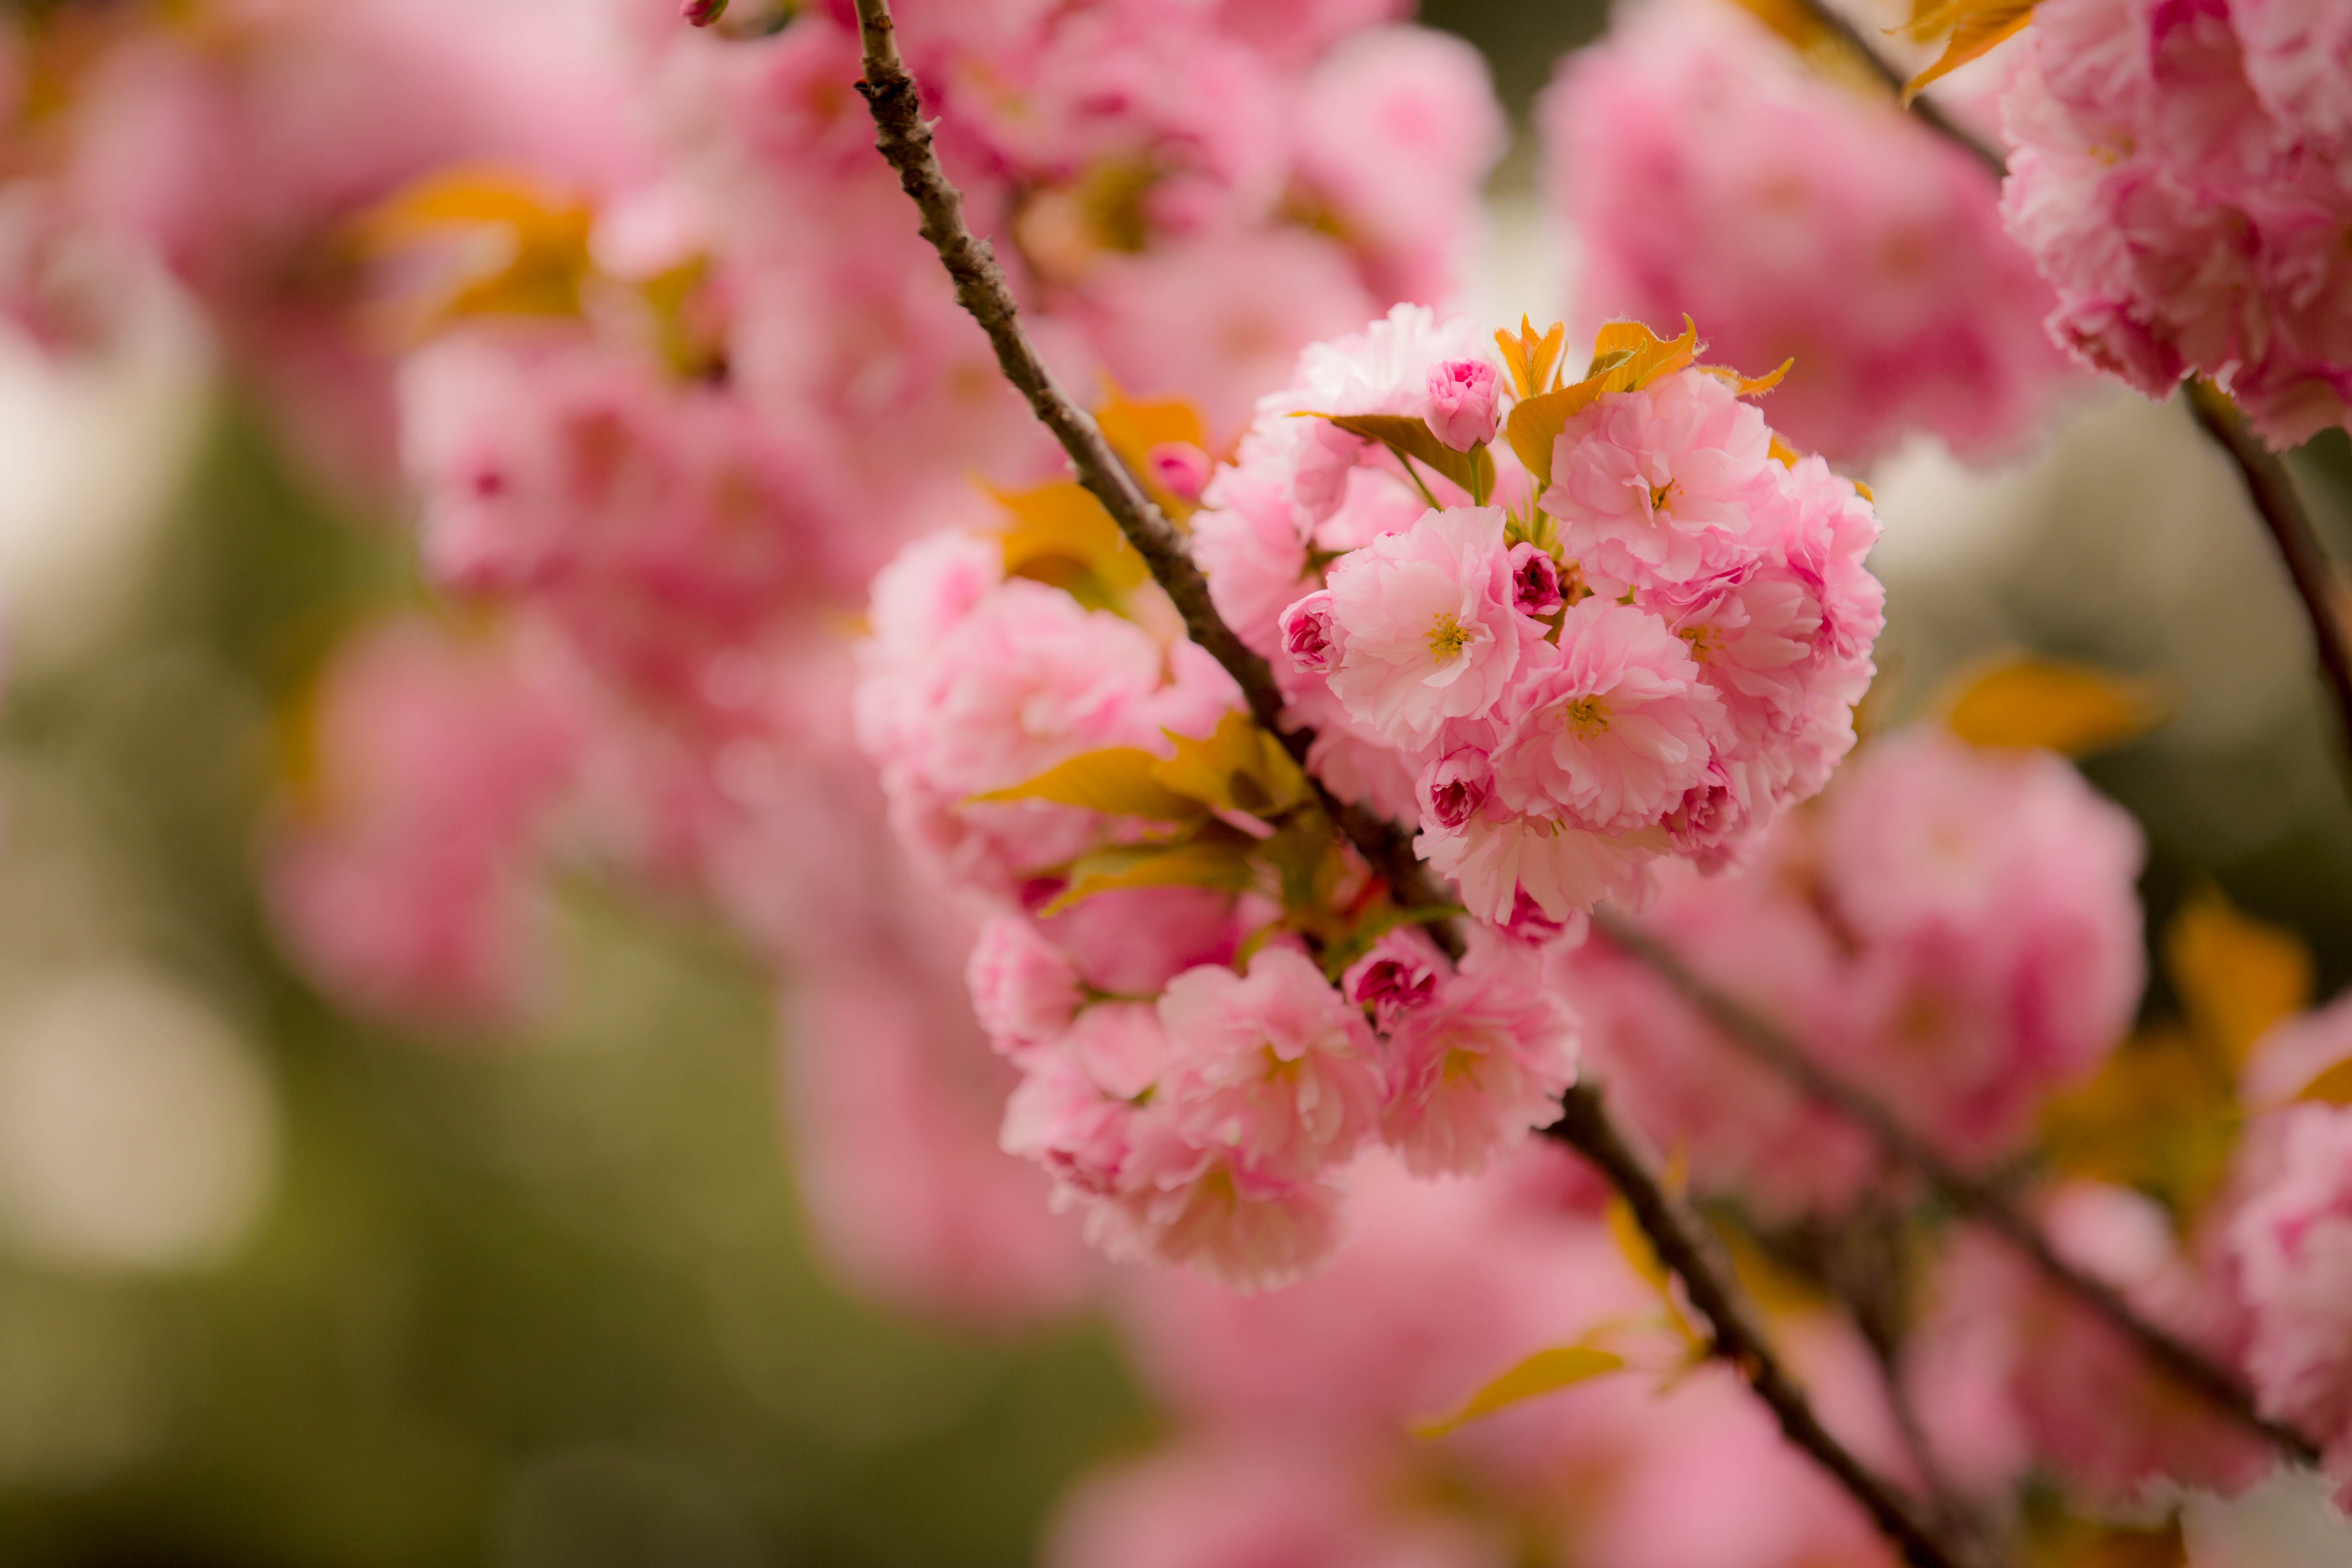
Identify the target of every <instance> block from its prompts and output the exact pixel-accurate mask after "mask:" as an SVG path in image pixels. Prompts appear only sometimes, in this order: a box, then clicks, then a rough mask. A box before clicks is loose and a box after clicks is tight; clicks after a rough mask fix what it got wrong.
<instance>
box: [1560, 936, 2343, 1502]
mask: <svg viewBox="0 0 2352 1568" xmlns="http://www.w3.org/2000/svg"><path fill="white" fill-rule="evenodd" d="M1592 925H1593V929H1594V930H1595V931H1598V932H1600V933H1601V935H1602V936H1603V937H1605V938H1606V939H1607V940H1608V941H1609V942H1611V943H1612V945H1613V946H1615V947H1616V948H1618V949H1619V950H1620V951H1621V952H1624V953H1625V954H1626V956H1628V957H1630V958H1632V959H1633V960H1635V961H1636V962H1637V963H1641V964H1642V965H1643V967H1644V968H1647V969H1648V970H1650V971H1651V972H1652V973H1654V974H1656V975H1657V976H1658V977H1659V978H1660V979H1661V980H1663V981H1664V982H1665V983H1666V984H1667V985H1668V986H1669V987H1670V988H1671V989H1672V990H1673V991H1674V992H1675V994H1676V995H1678V996H1680V997H1681V998H1682V999H1683V1000H1684V1001H1685V1002H1687V1003H1688V1004H1690V1005H1691V1006H1692V1007H1693V1008H1695V1009H1696V1010H1697V1011H1698V1012H1699V1013H1700V1014H1702V1015H1703V1016H1706V1019H1707V1020H1708V1021H1709V1022H1711V1023H1713V1024H1714V1025H1715V1026H1717V1028H1719V1029H1721V1030H1722V1031H1723V1032H1724V1033H1725V1034H1726V1035H1727V1036H1729V1037H1731V1039H1732V1041H1733V1042H1734V1043H1735V1044H1737V1045H1738V1046H1739V1047H1741V1048H1742V1049H1744V1050H1745V1051H1747V1052H1748V1055H1750V1056H1752V1057H1754V1058H1756V1059H1758V1060H1759V1061H1760V1062H1762V1063H1764V1065H1766V1066H1767V1067H1769V1068H1771V1069H1772V1070H1773V1071H1774V1072H1777V1073H1779V1074H1780V1076H1781V1077H1783V1078H1785V1079H1788V1080H1789V1081H1790V1082H1791V1083H1793V1084H1795V1085H1796V1086H1797V1087H1798V1088H1799V1089H1801V1090H1802V1091H1803V1092H1804V1093H1805V1094H1807V1095H1809V1096H1811V1098H1812V1099H1813V1100H1818V1101H1819V1102H1821V1103H1822V1104H1823V1105H1825V1106H1827V1107H1829V1108H1830V1109H1831V1110H1834V1111H1836V1112H1837V1113H1838V1114H1839V1115H1841V1116H1843V1117H1844V1118H1845V1119H1846V1120H1847V1121H1852V1122H1853V1123H1854V1124H1855V1125H1856V1126H1858V1127H1860V1128H1862V1129H1863V1130H1864V1131H1866V1132H1868V1133H1869V1134H1870V1135H1871V1136H1872V1137H1873V1138H1874V1139H1875V1140H1876V1141H1877V1142H1878V1144H1879V1146H1880V1147H1881V1148H1882V1149H1884V1150H1885V1152H1887V1153H1888V1154H1889V1155H1890V1156H1892V1157H1893V1158H1894V1159H1895V1161H1896V1162H1897V1163H1901V1164H1905V1165H1908V1166H1909V1167H1910V1168H1911V1169H1912V1170H1914V1171H1916V1172H1917V1173H1919V1174H1920V1175H1921V1176H1923V1177H1925V1178H1926V1179H1927V1182H1928V1183H1929V1184H1931V1185H1932V1186H1934V1187H1935V1188H1936V1189H1937V1191H1938V1192H1940V1193H1942V1194H1944V1196H1945V1197H1946V1198H1948V1199H1949V1200H1950V1201H1951V1203H1952V1204H1953V1205H1954V1206H1956V1207H1958V1209H1959V1210H1960V1211H1961V1212H1962V1213H1964V1214H1966V1215H1969V1217H1970V1218H1971V1219H1974V1220H1976V1221H1977V1222H1978V1223H1979V1224H1980V1225H1982V1226H1985V1227H1986V1228H1987V1229H1989V1230H1990V1231H1992V1232H1993V1233H1994V1234H1996V1235H1998V1236H2000V1237H2001V1238H2002V1239H2004V1240H2006V1241H2007V1242H2009V1243H2010V1245H2011V1246H2012V1247H2016V1248H2017V1249H2018V1250H2019V1251H2021V1252H2022V1253H2024V1254H2025V1256H2026V1257H2027V1258H2029V1259H2031V1260H2032V1263H2033V1266H2034V1267H2035V1268H2038V1269H2040V1270H2041V1271H2042V1274H2043V1276H2045V1277H2046V1278H2047V1279H2049V1280H2050V1281H2051V1283H2053V1285H2056V1286H2057V1287H2059V1288H2060V1289H2063V1290H2064V1291H2066V1292H2067V1293H2068V1294H2069V1295H2071V1296H2073V1297H2074V1298H2075V1299H2076V1300H2079V1301H2081V1302H2082V1303H2083V1304H2084V1305H2085V1306H2087V1307H2089V1308H2090V1309H2091V1310H2094V1311H2095V1312H2097V1313H2098V1314H2099V1315H2100V1316H2101V1317H2103V1318H2105V1319H2106V1320H2107V1321H2109V1322H2110V1323H2112V1324H2114V1325H2115V1326H2116V1328H2117V1329H2119V1330H2121V1331H2123V1332H2124V1333H2125V1334H2126V1335H2127V1336H2128V1337H2129V1338H2131V1339H2132V1340H2133V1341H2134V1342H2137V1344H2138V1346H2139V1348H2140V1350H2141V1352H2143V1353H2144V1354H2146V1355H2147V1358H2148V1359H2149V1360H2150V1361H2152V1362H2154V1363H2156V1364H2157V1365H2158V1366H2159V1367H2161V1368H2163V1369H2164V1371H2165V1372H2166V1373H2168V1374H2170V1376H2171V1377H2172V1378H2173V1379H2174V1380H2175V1381H2176V1382H2178V1383H2179V1384H2182V1385H2183V1386H2185V1387H2187V1388H2189V1389H2192V1390H2194V1391H2196V1392H2197V1393H2198V1394H2201V1395H2203V1396H2204V1397H2205V1398H2206V1399H2208V1400H2209V1401H2210V1402H2211V1403H2212V1404H2213V1405H2216V1406H2217V1407H2219V1408H2220V1409H2221V1410H2223V1411H2226V1412H2227V1413H2228V1414H2229V1415H2232V1416H2234V1417H2236V1418H2237V1419H2238V1420H2239V1421H2241V1422H2242V1423H2244V1424H2245V1425H2246V1426H2250V1427H2252V1428H2253V1429H2254V1430H2255V1431H2257V1432H2260V1433H2261V1434H2262V1435H2263V1436H2264V1437H2267V1438H2269V1439H2270V1441H2271V1442H2273V1444H2275V1445H2277V1446H2278V1447H2279V1448H2281V1449H2282V1450H2284V1452H2285V1453H2287V1454H2289V1455H2291V1456H2293V1457H2294V1458H2296V1459H2299V1460H2302V1461H2303V1462H2305V1463H2306V1464H2316V1463H2317V1462H2318V1458H2319V1450H2318V1449H2317V1447H2315V1446H2314V1445H2313V1444H2312V1442H2311V1441H2310V1439H2309V1438H2307V1437H2305V1436H2304V1435H2303V1434H2302V1433H2300V1432H2298V1431H2296V1430H2294V1428H2293V1427H2291V1426H2284V1425H2283V1424H2282V1423H2279V1422H2275V1421H2272V1420H2269V1419H2267V1418H2265V1417H2264V1416H2263V1414H2262V1413H2261V1412H2260V1411H2259V1410H2257V1409H2256V1408H2255V1406H2254V1398H2253V1395H2252V1394H2251V1393H2250V1392H2248V1390H2247V1388H2246V1386H2245V1384H2243V1383H2242V1382H2240V1381H2239V1380H2238V1377H2237V1376H2236V1374H2235V1373H2231V1371H2230V1370H2229V1369H2228V1368H2227V1367H2225V1366H2223V1365H2221V1363H2219V1362H2216V1361H2214V1360H2213V1359H2212V1358H2211V1357H2210V1356H2208V1355H2206V1354H2205V1353H2204V1352H2201V1351H2200V1350H2198V1349H2196V1348H2195V1347H2194V1346H2192V1345H2189V1344H2188V1343H2187V1342H2184V1341H2182V1340H2180V1339H2179V1338H2177V1337H2175V1336H2174V1335H2172V1334H2170V1333H2168V1332H2167V1331H2165V1330H2163V1329H2161V1328H2158V1326H2157V1325H2156V1324H2154V1323H2151V1322H2149V1321H2147V1319H2146V1318H2144V1317H2142V1316H2141V1315H2140V1314H2139V1313H2138V1312H2137V1311H2136V1310H2133V1308H2132V1306H2131V1304H2130V1303H2129V1302H2127V1301H2126V1300H2124V1298H2123V1296H2122V1294H2121V1293H2120V1292H2118V1291H2117V1290H2116V1289H2115V1288H2114V1287H2113V1286H2111V1285H2109V1284H2107V1283H2106V1282H2105V1280H2103V1279H2096V1278H2095V1277H2093V1276H2091V1275H2089V1274H2085V1273H2084V1272H2083V1271H2082V1270H2081V1269H2079V1268H2075V1267H2074V1265H2073V1264H2071V1263H2069V1262H2067V1261H2066V1260H2065V1259H2064V1258H2061V1257H2060V1256H2059V1255H2058V1253H2057V1251H2056V1250H2055V1249H2054V1248H2053V1247H2051V1245H2050V1242H2049V1239H2048V1238H2047V1237H2044V1236H2043V1235H2042V1228H2041V1227H2040V1226H2037V1225H2035V1224H2034V1223H2033V1221H2032V1219H2030V1218H2028V1217H2027V1216H2026V1215H2024V1214H2022V1213H2021V1212H2020V1211H2019V1210H2018V1209H2017V1207H2016V1206H2015V1205H2012V1204H2011V1203H2010V1202H2009V1200H2008V1199H2007V1198H2006V1197H2004V1196H2003V1195H2002V1194H2000V1192H1999V1191H1997V1190H1996V1189H1994V1188H1993V1187H1992V1186H1990V1184H1986V1183H1984V1182H1981V1181H1979V1180H1978V1179H1977V1178H1975V1177H1973V1176H1971V1175H1969V1174H1968V1173H1966V1172H1964V1171H1961V1170H1960V1169H1959V1168H1958V1167H1957V1166H1956V1165H1954V1164H1953V1163H1951V1162H1950V1161H1948V1160H1947V1159H1946V1158H1945V1157H1944V1156H1943V1155H1942V1154H1941V1153H1940V1152H1937V1149H1936V1148H1935V1146H1934V1145H1933V1144H1930V1143H1929V1142H1927V1141H1926V1140H1925V1139H1923V1138H1921V1137H1919V1136H1918V1135H1917V1134H1916V1133H1915V1132H1913V1131H1911V1130H1910V1129H1909V1128H1907V1127H1906V1126H1904V1125H1903V1124H1902V1123H1901V1122H1900V1121H1896V1120H1895V1117H1894V1115H1893V1114H1892V1113H1891V1112H1889V1111H1888V1110H1886V1108H1885V1106H1883V1105H1881V1104H1879V1103H1878V1101H1876V1100H1874V1099H1872V1098H1871V1097H1870V1096H1869V1095H1868V1094H1866V1093H1864V1091H1863V1090H1861V1089H1857V1088H1855V1087H1854V1086H1853V1084H1850V1083H1848V1082H1846V1081H1845V1080H1844V1079H1842V1078H1840V1077H1838V1076H1837V1075H1836V1074H1834V1073H1832V1072H1830V1071H1829V1070H1828V1069H1827V1068H1823V1067H1822V1066H1821V1064H1820V1063H1818V1062H1816V1061H1815V1060H1814V1059H1813V1058H1811V1056H1809V1055H1807V1054H1806V1053H1805V1051H1804V1050H1803V1049H1802V1048H1801V1047H1799V1046H1798V1045H1797V1043H1796V1042H1795V1041H1794V1040H1792V1039H1790V1037H1788V1036H1787V1035H1786V1034H1784V1033H1782V1032H1781V1031H1780V1028H1779V1027H1778V1026H1775V1025H1774V1024H1772V1023H1771V1022H1770V1021H1769V1020H1768V1019H1766V1018H1765V1017H1764V1016H1762V1015H1760V1014H1759V1013H1757V1012H1756V1011H1755V1010H1754V1009H1752V1008H1750V1007H1749V1006H1748V1005H1747V1004H1745V1003H1743V1002H1741V1001H1740V1000H1739V999H1738V998H1737V997H1735V996H1732V995H1730V994H1727V993H1726V992H1723V991H1721V990H1718V989H1717V987H1716V986H1715V985H1714V984H1711V983H1710V982H1708V981H1707V980H1706V978H1705V977H1704V976H1702V975H1700V974H1699V973H1697V972H1696V971H1695V970H1693V969H1692V968H1691V967H1690V966H1689V965H1688V964H1686V963H1684V962H1683V961H1682V958H1681V956H1680V955H1679V954H1677V953H1675V952H1674V950H1673V949H1671V948H1669V947H1667V946H1666V945H1665V944H1664V943H1663V942H1659V941H1658V940H1657V939H1656V938H1655V937H1653V936H1651V935H1650V934H1649V933H1648V932H1646V931H1643V930H1642V928H1641V927H1639V926H1637V925H1635V924H1634V923H1633V921H1630V920H1628V919H1626V917H1625V916H1624V915H1622V914H1621V913H1619V912H1618V911H1616V910H1611V909H1599V910H1593V912H1592Z"/></svg>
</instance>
